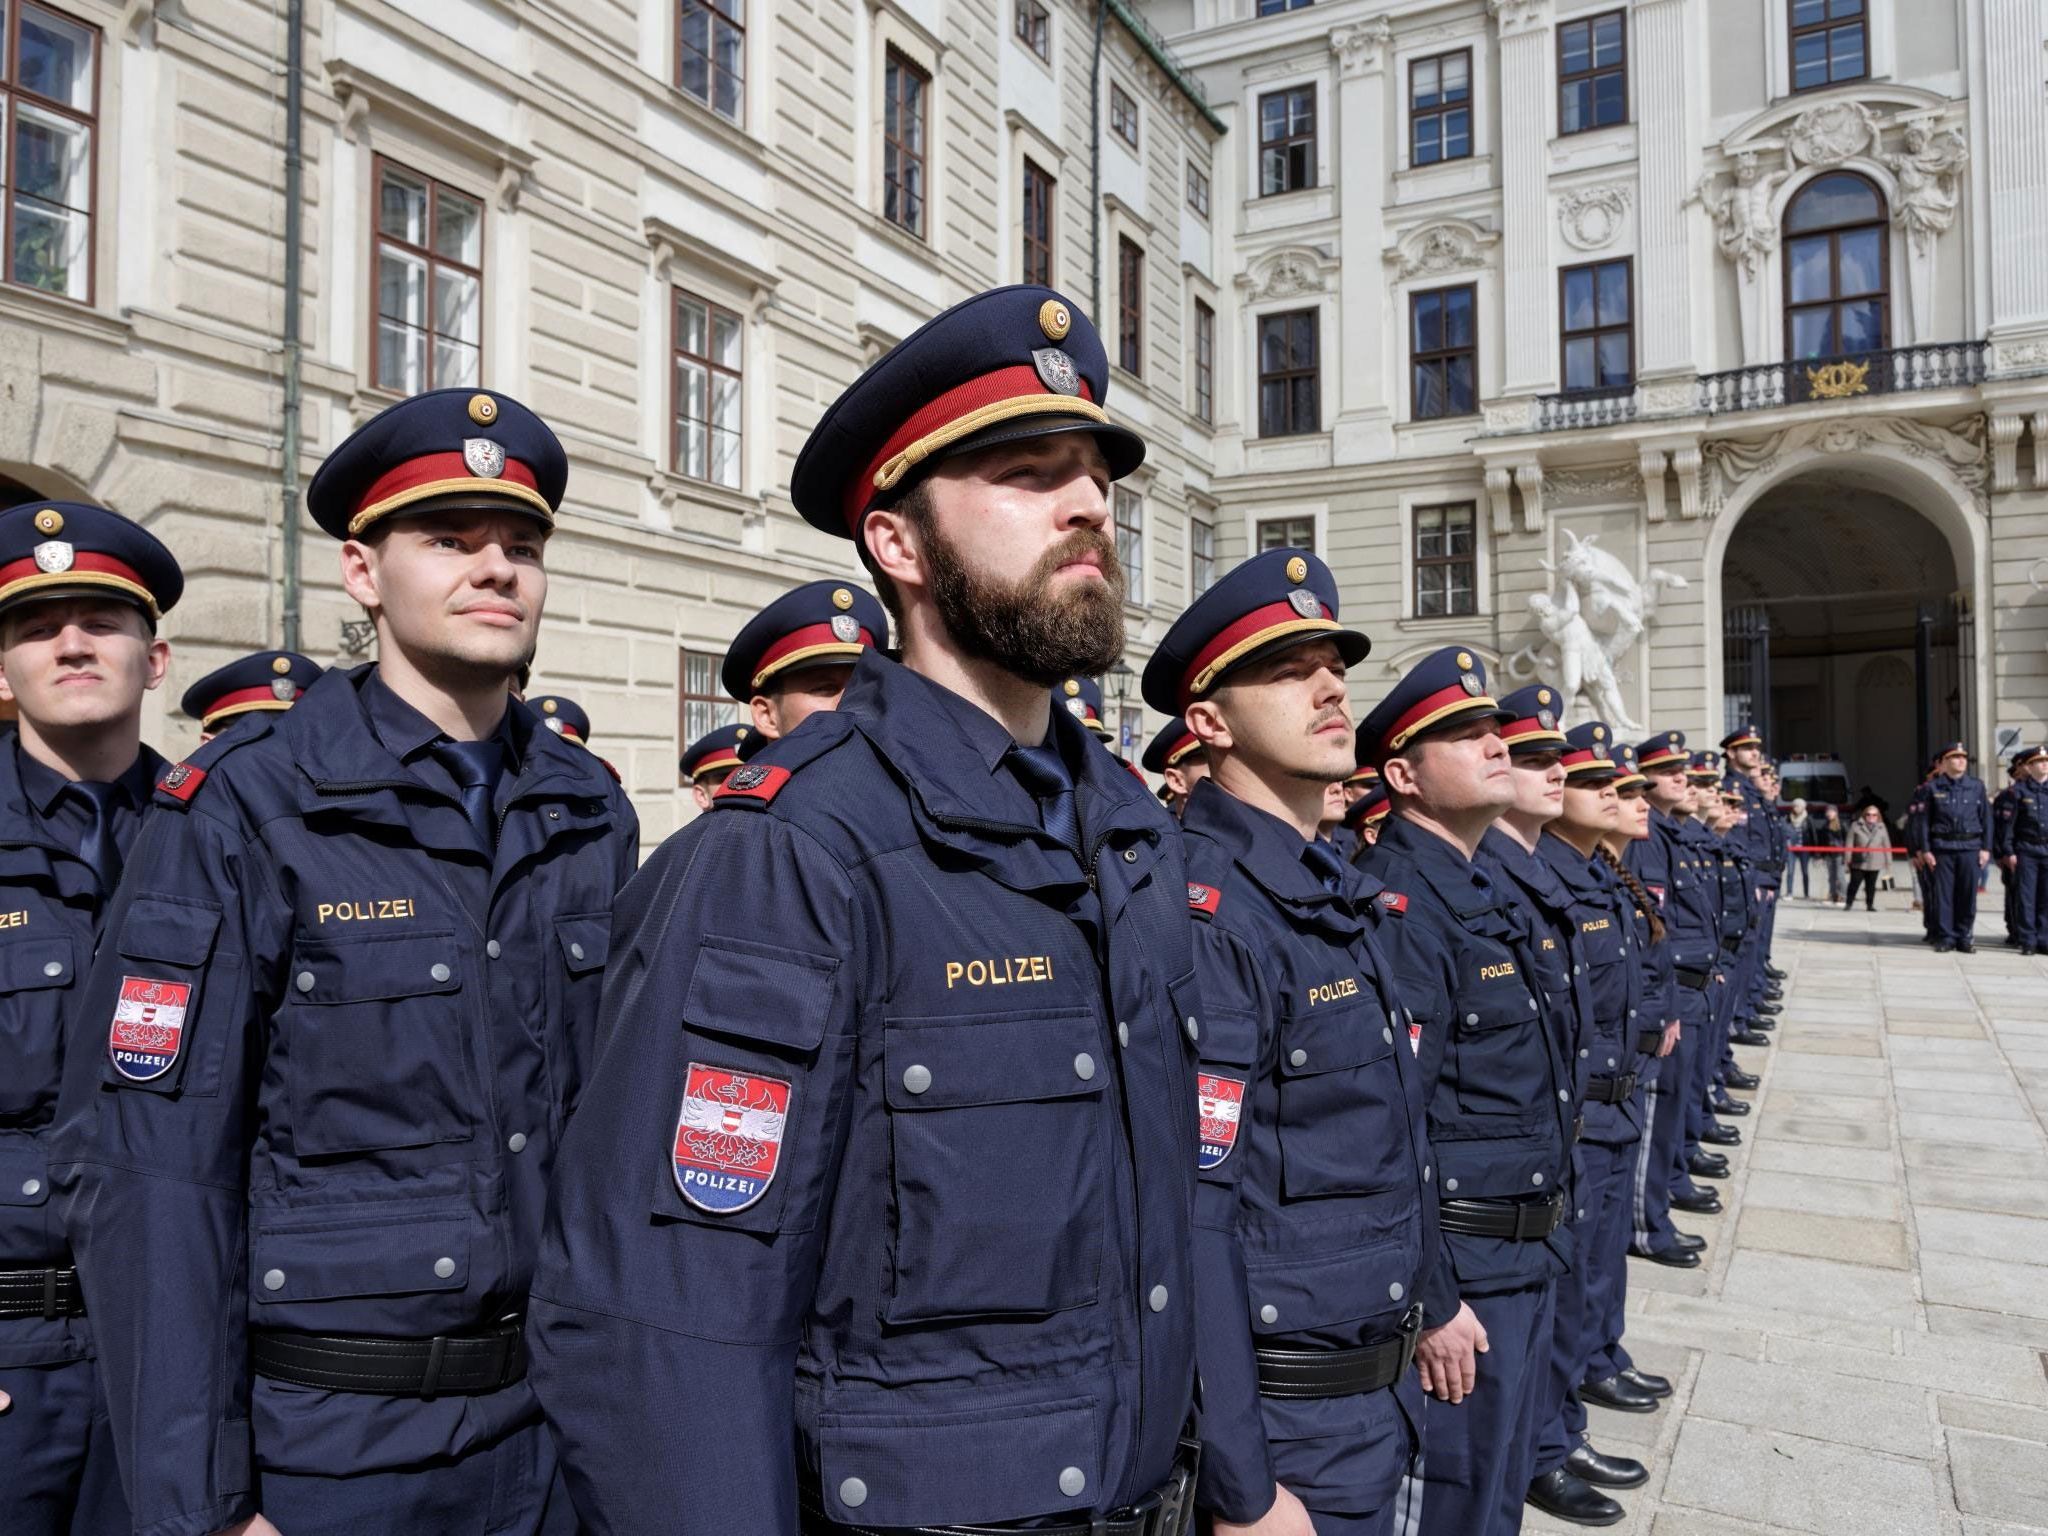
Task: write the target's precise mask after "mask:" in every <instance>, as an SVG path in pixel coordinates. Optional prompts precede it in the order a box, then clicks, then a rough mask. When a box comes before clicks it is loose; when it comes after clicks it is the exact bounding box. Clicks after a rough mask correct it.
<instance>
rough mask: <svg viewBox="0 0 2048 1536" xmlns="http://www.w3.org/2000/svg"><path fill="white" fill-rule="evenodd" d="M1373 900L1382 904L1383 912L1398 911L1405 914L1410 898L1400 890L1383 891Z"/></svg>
mask: <svg viewBox="0 0 2048 1536" xmlns="http://www.w3.org/2000/svg"><path fill="white" fill-rule="evenodd" d="M1373 900H1374V901H1376V902H1378V903H1379V904H1380V910H1381V911H1382V912H1397V913H1400V914H1402V915H1404V916H1405V915H1406V914H1407V911H1408V898H1407V897H1406V896H1403V895H1402V894H1401V893H1400V892H1399V891H1381V892H1380V893H1379V895H1377V896H1375V897H1373Z"/></svg>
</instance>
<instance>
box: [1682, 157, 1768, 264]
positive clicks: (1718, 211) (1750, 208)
mask: <svg viewBox="0 0 2048 1536" xmlns="http://www.w3.org/2000/svg"><path fill="white" fill-rule="evenodd" d="M1793 169H1794V166H1793V163H1792V155H1791V151H1790V150H1787V151H1786V152H1785V159H1784V164H1783V167H1782V168H1781V169H1779V170H1776V171H1766V170H1765V169H1764V168H1763V164H1762V162H1761V161H1759V160H1758V159H1757V156H1756V151H1754V150H1749V149H1746V150H1744V151H1743V152H1742V153H1741V154H1739V155H1737V156H1736V157H1735V174H1734V176H1733V177H1732V178H1731V179H1730V180H1729V181H1728V182H1727V183H1726V184H1725V185H1722V186H1718V187H1717V186H1716V185H1715V178H1714V176H1713V175H1712V174H1711V173H1709V174H1708V175H1705V176H1702V177H1701V178H1700V179H1699V180H1698V181H1697V182H1696V183H1694V185H1693V189H1692V195H1691V196H1690V197H1688V198H1687V199H1686V201H1687V202H1689V203H1694V202H1696V203H1698V204H1699V205H1700V206H1701V207H1703V208H1705V209H1706V210H1707V216H1708V217H1709V218H1711V219H1712V220H1713V221H1714V234H1715V237H1716V238H1717V239H1718V240H1719V241H1720V245H1721V254H1722V255H1723V256H1726V257H1727V258H1728V259H1729V260H1730V261H1732V262H1734V263H1735V264H1736V266H1737V267H1739V268H1741V270H1742V275H1743V276H1744V277H1745V278H1750V279H1754V278H1755V277H1756V275H1757V273H1758V271H1759V269H1760V268H1761V267H1762V265H1763V260H1764V258H1765V257H1766V256H1768V255H1770V253H1771V252H1772V251H1775V250H1776V249H1777V248H1778V220H1777V218H1776V216H1775V215H1774V214H1773V213H1772V212H1771V199H1772V198H1773V197H1774V196H1775V195H1776V194H1777V190H1778V188H1779V187H1780V186H1782V185H1783V184H1784V181H1785V178H1786V177H1787V176H1790V175H1791V174H1792V172H1793Z"/></svg>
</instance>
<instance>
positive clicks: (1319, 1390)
mask: <svg viewBox="0 0 2048 1536" xmlns="http://www.w3.org/2000/svg"><path fill="white" fill-rule="evenodd" d="M1421 1336H1422V1308H1421V1307H1420V1306H1419V1305H1418V1306H1413V1307H1410V1308H1409V1309H1408V1315H1407V1316H1406V1317H1404V1318H1402V1319H1401V1326H1400V1329H1399V1330H1398V1331H1397V1332H1396V1333H1395V1334H1394V1335H1393V1337H1391V1338H1386V1339H1381V1340H1380V1341H1379V1342H1378V1343H1375V1344H1362V1345H1360V1346H1359V1347H1358V1348H1357V1349H1261V1350H1255V1351H1253V1353H1254V1354H1256V1355H1257V1356H1258V1361H1259V1396H1261V1397H1287V1398H1296V1399H1301V1398H1316V1397H1352V1396H1355V1395H1356V1394H1358V1393H1360V1392H1377V1391H1379V1390H1380V1389H1381V1388H1382V1387H1391V1386H1392V1385H1393V1384H1394V1383H1395V1382H1397V1381H1399V1380H1400V1379H1401V1378H1402V1377H1403V1376H1404V1375H1406V1374H1407V1372H1408V1367H1409V1366H1411V1365H1413V1364H1414V1363H1415V1341H1416V1340H1417V1339H1418V1338H1420V1337H1421Z"/></svg>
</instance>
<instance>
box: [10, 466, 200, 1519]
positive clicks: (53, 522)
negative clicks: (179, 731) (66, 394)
mask: <svg viewBox="0 0 2048 1536" xmlns="http://www.w3.org/2000/svg"><path fill="white" fill-rule="evenodd" d="M183 589H184V577H183V576H182V575H181V574H180V572H179V570H178V562H177V561H176V560H174V559H173V558H172V557H171V552H170V551H169V550H167V549H165V548H164V546H163V545H162V544H161V543H159V542H158V541H157V539H156V537H155V535H153V534H151V533H150V532H149V531H148V530H147V529H144V528H142V527H140V526H138V525H137V524H135V523H131V522H129V521H128V519H127V518H125V517H122V516H121V515H120V514H118V513H115V512H109V511H108V510H106V509H105V508H104V507H97V506H92V505H89V504H86V503H81V502H69V501H31V502H27V503H25V504H23V505H21V506H18V507H14V508H11V509H9V510H8V511H6V512H4V513H0V699H5V700H7V701H8V702H10V703H12V704H13V705H14V709H15V729H14V731H13V732H12V733H10V735H9V736H6V737H0V860H4V861H5V866H6V887H7V889H6V895H5V897H4V899H0V925H4V926H5V927H6V928H7V929H8V930H10V931H9V933H8V935H7V937H8V939H9V941H10V942H9V944H8V946H7V951H6V952H7V954H8V955H9V956H10V957H11V962H10V964H9V966H8V968H7V969H6V972H5V975H6V987H5V989H4V991H0V1466H4V1467H5V1468H6V1469H7V1470H6V1471H5V1472H4V1473H0V1530H4V1531H6V1532H8V1533H9V1536H14V1533H17V1532H21V1533H29V1536H35V1533H43V1532H49V1533H58V1532H67V1531H81V1532H99V1531H116V1530H119V1531H124V1532H125V1531H126V1530H127V1529H128V1528H129V1525H130V1521H129V1518H128V1509H127V1505H126V1504H125V1503H124V1501H123V1499H122V1493H121V1482H120V1477H119V1474H118V1472H117V1470H116V1467H115V1461H114V1446H113V1442H112V1440H111V1439H110V1438H109V1435H108V1430H107V1421H106V1404H105V1394H104V1390H103V1387H102V1385H101V1381H100V1376H101V1372H100V1368H99V1366H98V1365H97V1364H96V1363H95V1361H94V1358H93V1344H94V1341H93V1322H92V1320H91V1319H88V1318H87V1317H86V1315H85V1311H86V1308H85V1299H84V1295H83V1293H82V1291H81V1290H80V1288H79V1283H78V1273H77V1268H76V1265H75V1263H74V1260H73V1255H72V1252H71V1250H70V1248H69V1246H68V1245H67V1244H66V1242H65V1238H64V1233H63V1229H62V1226H61V1224H60V1223H59V1221H58V1220H57V1213H56V1211H55V1210H53V1209H52V1207H51V1205H50V1170H49V1160H50V1157H51V1152H52V1148H51V1122H52V1118H53V1116H54V1114H55V1112H56V1107H57V1090H58V1084H59V1080H60V1078H61V1076H62V1073H63V1057H64V1051H65V1048H66V1026H67V1025H68V1023H69V1022H70V1021H71V1020H72V1019H73V1018H74V1017H76V1016H77V1015H79V1014H80V1013H81V1011H82V1009H83V1006H84V999H83V988H82V987H81V985H80V982H81V978H82V975H83V968H84V967H85V966H86V965H87V964H88V963H89V962H90V960H91V958H92V952H93V947H94V945H95V944H96V943H97V942H98V941H99V935H100V932H101V929H102V927H103V918H104V915H105V913H106V910H107V907H108V905H109V903H111V902H112V900H113V897H114V889H115V885H116V882H118V881H119V879H120V877H121V869H122V864H123V861H124V859H125V856H126V855H127V853H128V851H129V849H130V847H131V846H132V844H133V843H134V840H135V835H136V831H137V829H138V828H139V827H140V825H141V820H142V813H143V810H144V808H145V807H146V806H147V805H148V803H149V796H150V790H151V786H152V785H153V784H154V783H155V782H156V775H157V774H158V773H159V772H161V771H162V769H163V766H164V763H163V759H162V758H160V757H158V756H157V755H156V753H155V752H153V751H151V750H150V749H149V748H148V747H146V746H144V745H143V743H142V696H143V695H144V694H145V693H147V692H148V691H149V690H150V689H152V688H156V687H158V686H159V685H160V684H161V683H162V682H163V679H164V670H165V668H166V667H167V666H168V664H169V661H170V647H169V645H167V644H166V643H165V642H164V641H163V640H161V639H160V638H158V636H157V620H158V619H159V618H160V617H161V616H162V615H163V614H164V613H166V612H168V611H169V609H170V608H171V605H172V604H174V603H176V602H177V600H178V597H179V594H180V593H181V592H182V591H183ZM87 1049H90V1048H89V1047H88V1048H87ZM10 1399H11V1400H12V1404H13V1406H12V1407H11V1408H8V1406H7V1404H8V1401H9V1400H10Z"/></svg>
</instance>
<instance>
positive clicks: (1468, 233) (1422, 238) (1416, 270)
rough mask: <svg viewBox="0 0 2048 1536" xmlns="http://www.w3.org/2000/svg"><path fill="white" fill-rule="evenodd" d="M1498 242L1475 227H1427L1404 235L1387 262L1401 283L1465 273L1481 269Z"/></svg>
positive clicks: (1498, 239) (1497, 238)
mask: <svg viewBox="0 0 2048 1536" xmlns="http://www.w3.org/2000/svg"><path fill="white" fill-rule="evenodd" d="M1499 243H1500V236H1499V235H1498V234H1496V233H1494V232H1493V231H1491V230H1483V229H1481V228H1479V226H1478V225H1476V224H1431V225H1428V226H1427V227H1425V228H1423V229H1419V230H1417V231H1415V233H1413V234H1411V235H1408V236H1406V237H1405V238H1403V239H1402V240H1401V242H1400V243H1399V244H1398V245H1397V246H1396V247H1395V248H1394V249H1393V250H1391V251H1389V252H1388V253H1387V260H1388V261H1389V262H1392V263H1393V264H1394V267H1395V276H1396V277H1397V278H1398V279H1399V280H1400V281H1402V282H1406V281H1407V280H1408V279H1410V278H1414V277H1435V276H1438V275H1439V274H1441V273H1445V272H1468V271H1471V270H1473V269H1474V268H1477V267H1483V266H1485V265H1486V264H1487V262H1488V260H1489V259H1490V258H1489V256H1488V254H1487V253H1488V252H1489V251H1491V250H1492V248H1493V247H1494V246H1496V245H1498V244H1499Z"/></svg>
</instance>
